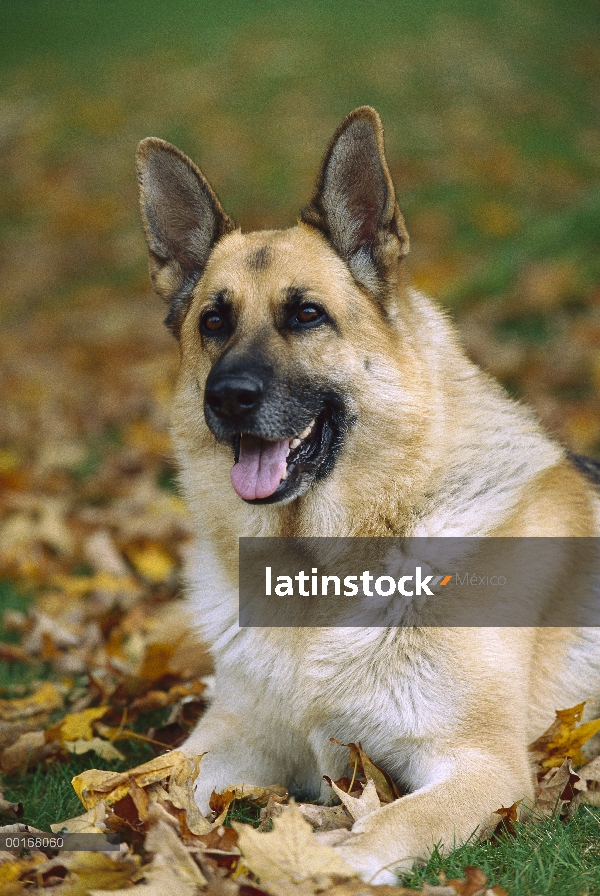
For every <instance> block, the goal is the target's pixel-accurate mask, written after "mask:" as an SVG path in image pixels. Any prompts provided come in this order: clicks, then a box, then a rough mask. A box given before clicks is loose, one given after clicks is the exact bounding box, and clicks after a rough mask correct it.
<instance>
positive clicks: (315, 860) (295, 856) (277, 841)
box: [232, 804, 356, 889]
mask: <svg viewBox="0 0 600 896" xmlns="http://www.w3.org/2000/svg"><path fill="white" fill-rule="evenodd" d="M232 824H233V827H234V828H235V830H236V831H237V833H238V836H239V838H240V839H239V847H240V850H241V852H242V855H243V857H244V862H245V863H246V865H247V866H248V867H249V868H250V870H251V871H252V872H253V873H254V874H256V876H257V877H258V878H259V880H260V882H261V883H264V884H269V883H273V884H276V883H291V884H300V883H302V881H304V880H307V879H308V878H310V877H312V876H313V875H315V874H323V875H334V874H335V875H340V876H342V877H354V876H355V874H356V872H354V871H353V870H352V869H351V868H349V867H348V866H347V865H346V863H345V862H344V860H343V859H342V857H341V856H340V855H339V853H337V852H336V851H335V849H333V847H331V846H325V845H323V844H321V843H319V842H318V841H317V840H316V839H315V838H314V836H313V832H312V829H311V826H310V825H309V824H308V822H307V821H305V820H304V818H303V817H302V815H301V814H300V812H299V810H298V807H297V806H296V805H295V804H292V805H290V806H285V807H284V809H283V812H282V814H281V815H280V816H279V817H278V818H275V819H274V820H273V830H272V831H269V832H268V833H259V832H258V831H255V830H254V828H252V827H251V826H250V825H247V824H239V822H236V821H234V822H232ZM324 889H325V888H324Z"/></svg>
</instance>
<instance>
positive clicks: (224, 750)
mask: <svg viewBox="0 0 600 896" xmlns="http://www.w3.org/2000/svg"><path fill="white" fill-rule="evenodd" d="M281 747H282V745H281V743H280V742H279V741H278V742H277V743H273V742H272V741H271V742H270V743H269V741H268V738H267V736H266V735H265V734H264V728H263V727H262V726H258V725H257V723H256V720H255V719H254V720H253V719H251V718H248V717H247V716H245V715H243V714H240V713H235V712H231V710H229V709H227V708H225V707H224V706H223V705H222V704H221V705H220V704H219V703H218V702H216V703H214V704H213V705H212V706H211V707H210V708H209V709H208V711H207V713H206V715H205V716H204V717H203V718H202V719H201V721H200V722H199V724H198V726H197V727H196V729H195V730H194V731H193V732H192V734H191V735H190V737H189V738H188V739H187V740H186V742H185V743H184V744H183V745H182V747H181V748H180V749H181V751H182V752H183V753H185V754H186V755H187V756H199V755H201V754H204V753H205V754H206V755H204V756H203V757H202V760H201V763H200V774H199V776H198V780H197V783H196V787H195V799H196V803H197V804H198V806H199V808H200V811H201V812H203V813H204V814H206V813H207V812H208V809H209V807H208V801H209V798H210V794H211V792H212V791H213V790H216V791H221V790H223V789H224V788H226V787H228V786H230V785H232V784H255V785H259V786H267V785H269V784H285V783H286V781H287V780H288V779H289V770H288V769H286V768H285V753H286V752H287V754H288V755H293V751H292V748H291V746H290V747H289V748H288V750H287V751H286V750H285V748H284V749H283V750H282V749H281ZM276 751H277V752H276Z"/></svg>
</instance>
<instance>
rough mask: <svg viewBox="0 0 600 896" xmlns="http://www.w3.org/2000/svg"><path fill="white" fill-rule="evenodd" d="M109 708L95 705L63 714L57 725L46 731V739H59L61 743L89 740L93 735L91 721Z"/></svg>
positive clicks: (101, 715)
mask: <svg viewBox="0 0 600 896" xmlns="http://www.w3.org/2000/svg"><path fill="white" fill-rule="evenodd" d="M109 709H110V707H109V706H97V707H95V708H90V709H84V710H83V711H82V712H77V713H71V714H69V715H67V716H65V717H64V719H62V720H61V721H60V722H59V723H58V724H57V725H54V726H53V727H52V728H50V729H48V731H47V732H46V734H47V737H48V740H60V741H62V742H63V743H64V742H65V741H75V740H91V739H92V738H93V737H94V729H93V727H92V726H93V723H94V722H96V721H97V720H98V719H101V718H103V717H104V716H105V715H106V713H107V712H108V710H109ZM71 752H75V751H74V750H73V751H71Z"/></svg>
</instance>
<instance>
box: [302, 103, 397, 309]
mask: <svg viewBox="0 0 600 896" xmlns="http://www.w3.org/2000/svg"><path fill="white" fill-rule="evenodd" d="M300 219H301V220H302V221H304V223H305V224H309V225H311V226H313V227H316V228H318V229H319V230H320V231H321V232H322V233H324V234H325V236H326V237H327V238H328V239H329V241H330V242H331V244H332V246H333V248H334V249H335V250H336V252H337V253H338V254H339V255H340V256H341V257H342V258H343V259H344V261H345V262H346V264H347V265H348V267H349V268H350V270H351V271H352V274H353V275H354V277H355V279H356V280H357V281H358V282H359V283H362V284H363V286H366V287H367V289H370V290H372V291H374V292H377V291H379V290H380V289H381V286H382V284H383V282H384V281H385V280H386V275H387V274H388V273H390V272H391V268H392V266H393V265H394V264H397V262H398V260H399V259H400V258H402V257H403V256H404V255H406V253H407V252H408V234H407V232H406V228H405V226H404V219H403V218H402V214H401V213H400V209H399V208H398V205H397V203H396V195H395V193H394V185H393V183H392V179H391V177H390V172H389V170H388V167H387V163H386V160H385V155H384V148H383V127H382V125H381V120H380V118H379V115H378V114H377V112H376V111H375V109H372V108H371V107H370V106H361V107H360V108H359V109H355V110H354V112H351V113H350V115H348V116H347V118H345V119H344V121H343V122H342V124H341V125H340V127H339V128H338V129H337V131H336V133H335V134H334V137H333V140H332V141H331V143H330V144H329V148H328V150H327V152H326V153H325V158H324V160H323V165H322V167H321V173H320V175H319V179H318V181H317V188H316V191H315V195H314V196H313V198H312V200H311V202H310V203H309V204H308V205H307V206H306V208H305V209H303V211H302V213H301V215H300Z"/></svg>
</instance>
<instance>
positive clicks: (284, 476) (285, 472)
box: [280, 467, 287, 482]
mask: <svg viewBox="0 0 600 896" xmlns="http://www.w3.org/2000/svg"><path fill="white" fill-rule="evenodd" d="M284 479H287V467H286V468H285V470H284V471H283V473H282V476H281V480H280V481H281V482H283V480H284Z"/></svg>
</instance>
